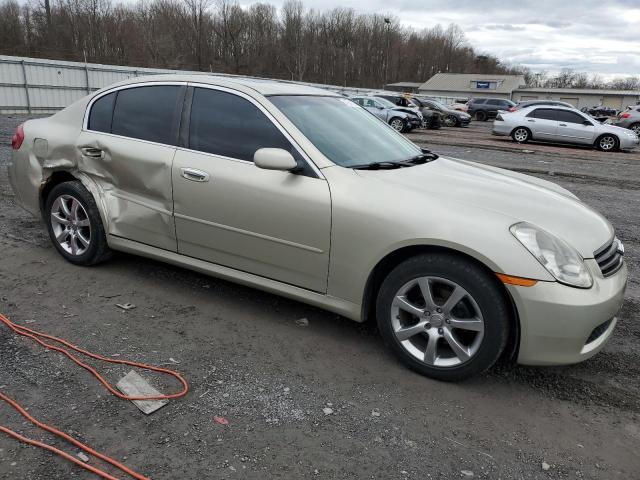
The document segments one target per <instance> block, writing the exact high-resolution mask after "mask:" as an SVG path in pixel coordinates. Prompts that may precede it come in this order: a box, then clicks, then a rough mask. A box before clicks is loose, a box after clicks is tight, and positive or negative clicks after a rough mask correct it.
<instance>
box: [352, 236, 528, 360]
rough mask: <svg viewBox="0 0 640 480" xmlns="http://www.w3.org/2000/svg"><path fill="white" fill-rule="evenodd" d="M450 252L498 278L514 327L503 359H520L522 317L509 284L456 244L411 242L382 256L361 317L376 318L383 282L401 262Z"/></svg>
mask: <svg viewBox="0 0 640 480" xmlns="http://www.w3.org/2000/svg"><path fill="white" fill-rule="evenodd" d="M443 253H444V254H450V255H455V256H458V257H462V258H464V259H466V260H468V261H470V262H472V263H474V264H475V265H477V266H479V267H480V268H482V269H483V270H484V271H485V272H486V273H487V274H489V275H490V276H493V278H495V284H496V285H498V288H499V289H500V291H501V292H503V294H504V298H505V300H506V301H507V303H508V304H509V306H510V309H511V312H512V315H511V326H512V328H511V330H510V332H509V337H508V339H507V346H506V347H505V350H504V353H503V355H502V359H503V360H504V361H512V360H514V359H515V358H517V354H518V349H519V345H520V328H521V327H520V317H519V315H518V310H517V307H516V304H515V301H514V300H513V297H512V296H511V293H510V292H509V290H508V289H507V288H506V286H505V285H504V284H503V283H502V282H501V281H499V280H498V278H497V277H496V276H495V272H494V270H493V269H492V268H491V267H489V265H487V263H486V262H485V261H483V260H482V259H480V258H478V257H476V256H474V255H472V254H470V253H468V252H464V251H462V250H458V249H455V248H452V247H445V246H441V245H408V246H403V247H400V248H398V249H396V250H393V251H391V252H389V253H388V254H387V255H385V256H384V257H383V258H381V259H380V260H379V261H378V263H377V264H376V265H375V267H374V268H373V269H372V270H371V273H370V274H369V277H368V278H367V281H366V283H365V289H364V293H363V298H362V313H361V318H362V321H363V322H366V321H368V320H370V319H372V318H375V305H376V298H377V296H378V291H379V290H380V287H381V285H382V282H383V281H384V279H385V278H386V277H387V275H388V274H389V273H390V272H391V270H393V269H394V268H395V267H396V266H397V265H399V264H400V263H402V262H403V261H405V260H407V259H409V258H411V257H415V256H417V255H422V254H443Z"/></svg>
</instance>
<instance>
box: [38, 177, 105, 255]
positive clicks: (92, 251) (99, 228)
mask: <svg viewBox="0 0 640 480" xmlns="http://www.w3.org/2000/svg"><path fill="white" fill-rule="evenodd" d="M61 195H69V196H71V197H73V198H75V199H76V200H77V201H79V202H80V204H81V205H82V206H83V207H84V209H85V212H86V213H87V216H88V218H89V222H90V224H91V241H90V243H89V248H88V249H87V251H86V252H84V253H83V254H82V255H71V254H70V253H68V252H66V251H65V250H64V249H63V248H62V246H61V245H60V244H59V243H58V241H57V240H56V238H55V234H54V232H53V227H52V225H51V207H52V206H53V203H54V201H55V200H56V199H57V198H58V197H60V196H61ZM43 217H44V221H45V223H46V225H47V231H48V232H49V237H50V238H51V242H52V243H53V246H54V247H55V248H56V250H57V251H58V252H59V253H60V255H62V256H63V257H64V258H65V260H67V261H69V262H71V263H74V264H76V265H92V264H94V263H97V262H98V261H100V260H101V258H102V256H103V255H104V254H105V253H106V251H107V250H108V248H107V246H106V237H105V233H104V227H103V225H102V218H101V217H100V212H99V210H98V207H97V205H96V202H95V200H94V198H93V196H92V195H91V193H89V191H88V190H87V189H86V188H85V186H84V185H82V183H80V182H79V181H71V182H63V183H60V184H58V185H56V186H55V187H53V189H52V190H51V192H49V195H48V196H47V199H46V201H45V208H44V215H43Z"/></svg>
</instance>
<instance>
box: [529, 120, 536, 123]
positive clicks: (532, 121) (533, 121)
mask: <svg viewBox="0 0 640 480" xmlns="http://www.w3.org/2000/svg"><path fill="white" fill-rule="evenodd" d="M527 122H531V123H536V121H535V120H531V119H529V120H527Z"/></svg>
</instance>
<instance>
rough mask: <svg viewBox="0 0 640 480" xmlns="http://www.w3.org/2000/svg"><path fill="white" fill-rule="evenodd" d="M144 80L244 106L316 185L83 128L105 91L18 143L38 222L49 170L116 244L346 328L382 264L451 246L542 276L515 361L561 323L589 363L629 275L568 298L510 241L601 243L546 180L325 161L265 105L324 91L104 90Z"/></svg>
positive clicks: (278, 87) (581, 209)
mask: <svg viewBox="0 0 640 480" xmlns="http://www.w3.org/2000/svg"><path fill="white" fill-rule="evenodd" d="M142 81H144V82H165V83H167V82H170V83H180V82H183V83H186V84H190V85H198V86H205V87H207V88H219V89H225V90H226V91H231V92H233V93H236V94H238V95H242V96H244V97H245V98H247V99H250V101H252V102H253V103H254V104H256V105H258V106H259V107H260V108H261V109H262V110H263V112H265V114H267V116H269V117H270V118H271V120H272V121H273V122H274V123H275V124H276V126H278V128H280V129H281V130H282V131H283V133H285V135H286V136H287V137H288V138H289V139H290V140H291V141H292V143H293V144H294V145H295V146H296V147H297V148H298V149H299V150H300V153H301V154H302V155H303V156H304V157H306V158H307V159H308V160H309V163H310V165H311V166H312V167H313V169H314V170H315V172H316V176H317V178H310V177H303V176H300V175H296V174H293V173H289V172H285V171H274V170H264V169H260V168H258V167H256V166H255V165H254V164H253V163H251V162H246V161H241V160H237V159H229V158H225V157H220V156H215V155H209V154H203V153H198V152H193V151H189V150H186V149H182V148H174V147H171V146H166V145H159V144H155V143H151V142H143V141H139V140H132V139H126V138H123V137H118V136H114V135H106V134H99V133H95V132H89V131H87V130H86V129H84V123H83V122H84V117H85V114H86V111H87V106H88V105H89V103H90V101H91V100H92V99H95V98H96V97H97V96H99V95H101V94H102V93H104V92H106V91H109V89H105V90H103V91H101V92H98V93H97V94H95V95H93V96H91V97H87V98H85V99H82V100H80V101H78V102H76V103H75V104H73V105H71V106H70V107H68V108H67V109H65V110H63V111H62V112H60V113H58V114H56V115H54V116H53V117H50V118H48V119H41V120H34V121H29V122H28V123H27V124H26V125H25V135H26V139H25V144H24V147H23V148H22V149H20V150H19V151H17V152H14V155H13V161H12V164H11V167H10V171H9V174H10V180H11V184H12V186H13V188H14V190H15V191H16V198H17V199H18V201H19V202H20V203H21V204H22V205H23V206H24V207H25V208H27V209H28V210H29V211H31V212H32V213H34V214H38V213H39V192H40V189H41V188H42V186H43V185H44V184H45V183H46V182H47V180H48V178H49V177H50V175H51V173H52V172H54V171H56V170H64V171H67V172H70V173H71V174H72V175H74V176H75V177H76V178H79V179H80V180H81V181H82V182H83V183H84V184H85V185H86V186H87V188H88V189H89V191H90V192H91V193H92V194H93V195H94V197H95V199H96V202H97V204H98V206H99V208H100V210H101V215H102V218H103V222H104V223H105V227H106V230H107V231H108V232H109V235H108V239H107V240H108V243H109V245H110V246H111V247H112V248H113V249H116V250H122V251H127V252H132V253H138V254H141V255H145V256H149V257H152V258H157V259H161V260H164V261H167V262H170V263H173V264H176V265H182V266H185V267H187V268H191V269H194V270H198V271H201V272H205V273H208V274H212V275H216V276H219V277H223V278H227V279H230V280H233V281H237V282H239V283H243V284H246V285H251V286H254V287H257V288H261V289H264V290H267V291H270V292H274V293H278V294H281V295H285V296H288V297H290V298H295V299H299V300H302V301H304V302H307V303H310V304H313V305H316V306H320V307H323V308H326V309H328V310H331V311H334V312H337V313H340V314H342V315H345V316H347V317H349V318H352V319H354V320H362V310H363V309H362V306H363V305H362V303H363V299H364V294H365V287H366V285H367V281H368V279H369V276H370V275H371V272H372V271H373V269H374V268H375V267H376V265H377V264H378V263H379V262H380V261H381V260H382V259H383V258H384V257H385V256H387V255H388V254H391V253H392V252H394V251H397V250H398V249H401V248H404V247H413V246H442V247H446V248H449V249H453V250H456V251H459V252H462V253H464V254H466V255H469V256H471V257H473V258H475V259H476V260H478V261H480V262H482V263H483V264H484V265H486V266H487V267H488V268H489V269H491V270H493V271H494V272H500V273H506V274H509V275H516V276H521V277H526V278H532V279H537V280H539V282H538V284H537V285H536V287H533V288H527V287H509V292H510V294H511V296H512V297H513V299H514V302H515V304H516V305H517V308H518V313H519V318H520V324H521V326H522V335H521V345H520V351H521V352H524V354H526V355H525V356H523V357H522V359H521V360H522V361H525V362H527V363H544V361H545V359H546V358H554V354H557V353H558V352H557V345H555V346H554V344H553V342H550V340H549V338H550V336H552V335H553V332H556V333H557V328H558V327H557V325H558V322H561V323H562V325H565V330H564V333H565V334H566V335H567V336H571V337H572V338H571V341H569V342H565V343H564V345H565V346H567V345H569V346H568V347H567V349H566V350H563V354H562V355H557V356H556V357H555V358H556V360H557V361H556V363H568V362H572V361H579V360H581V359H582V358H584V356H585V355H584V354H583V352H581V350H579V349H577V350H576V345H578V344H579V343H580V341H582V342H583V343H584V339H586V338H587V336H588V335H589V333H590V329H592V328H593V327H592V325H595V324H598V323H601V322H603V321H605V320H607V318H603V315H605V314H606V315H609V314H612V312H615V311H617V308H618V307H619V305H620V302H621V298H622V294H621V292H623V290H624V285H625V283H626V269H623V270H621V271H620V272H619V273H618V274H616V275H615V276H614V277H612V278H607V279H605V278H603V277H602V275H601V274H600V273H599V271H597V269H592V270H593V271H592V274H593V276H594V286H593V287H592V288H591V289H589V290H584V291H581V290H579V289H575V288H570V287H564V286H562V285H560V284H558V283H557V282H555V281H553V278H552V277H551V275H550V274H549V273H548V272H547V271H546V270H545V269H544V268H543V267H542V265H540V263H539V262H538V261H537V260H535V259H534V258H533V256H532V255H530V254H529V253H528V252H527V251H526V250H525V249H524V248H523V247H522V245H520V243H519V242H518V241H517V240H516V239H515V238H514V237H513V236H512V235H511V234H510V233H509V227H510V226H511V225H513V224H514V223H516V222H520V221H528V222H530V223H533V224H536V225H538V226H540V227H542V228H544V229H545V230H547V231H549V232H550V233H552V234H555V235H557V236H559V237H561V238H563V239H565V240H566V241H567V242H568V243H570V244H571V245H573V246H574V247H575V248H576V249H577V250H578V251H579V252H580V253H581V254H582V256H583V257H584V258H587V259H590V258H592V257H593V252H594V251H595V250H597V249H598V248H600V247H601V246H603V245H604V244H605V243H607V242H608V241H610V240H611V238H612V236H613V229H612V227H611V225H610V224H609V222H607V221H606V220H605V219H604V218H603V217H602V216H601V215H599V214H598V213H596V212H595V211H593V210H592V209H590V208H589V207H588V206H586V205H584V204H583V203H582V202H580V201H579V200H578V199H577V198H576V197H575V196H573V195H572V194H571V193H569V192H567V191H566V190H564V189H563V188H561V187H559V186H557V185H555V184H552V183H550V182H546V181H544V180H540V179H537V178H534V177H528V176H525V175H522V174H518V173H514V172H508V171H504V170H501V169H497V168H494V167H488V166H483V165H477V164H473V163H471V162H465V161H462V160H454V159H445V158H441V159H439V160H437V161H434V162H431V163H428V164H425V165H419V166H415V167H412V168H405V169H397V170H386V171H355V170H352V169H348V168H343V167H340V166H337V165H334V164H333V163H332V162H331V161H330V160H329V159H327V158H326V157H324V156H323V155H322V153H320V151H319V150H318V149H317V148H316V147H315V146H314V145H313V144H312V143H311V142H310V141H309V140H308V139H307V138H306V137H305V136H304V135H302V133H301V132H300V131H298V130H297V128H296V127H295V126H294V125H293V124H292V123H291V122H290V121H289V120H288V119H287V118H286V117H285V116H284V115H283V114H282V113H281V112H280V111H279V110H278V109H277V108H276V107H275V106H274V105H273V104H271V102H269V100H268V96H265V95H269V94H278V93H281V94H303V95H331V94H328V93H327V92H326V91H323V90H317V89H313V88H309V87H302V86H299V85H292V84H285V83H273V82H257V81H250V80H247V81H244V80H230V79H218V78H215V77H210V76H178V75H173V76H157V77H150V78H147V79H135V80H131V81H128V82H121V83H120V84H118V85H116V86H115V87H111V88H126V87H127V86H130V85H133V84H135V83H137V82H142ZM35 138H42V139H46V140H47V142H48V143H47V145H46V148H45V146H44V145H40V144H39V145H38V148H31V147H32V146H33V145H34V139H35ZM81 147H95V148H101V149H103V150H105V151H106V155H105V156H104V158H101V159H95V158H88V157H87V156H86V155H83V154H82V150H81ZM36 151H37V152H36ZM185 168H187V169H196V170H199V171H201V172H204V173H206V175H207V178H208V181H206V182H194V181H191V180H188V179H186V178H184V176H183V175H182V172H183V169H185ZM174 222H175V228H174ZM176 231H177V239H176V236H175V232H176ZM564 298H568V299H571V301H572V302H573V303H571V305H573V306H575V312H576V313H575V314H574V315H573V317H577V316H581V318H582V319H583V320H582V321H580V322H575V324H574V325H569V326H567V323H566V321H565V319H563V318H562V317H561V316H559V314H560V313H562V312H564V310H563V308H560V307H561V306H563V305H566V303H565V300H563V299H564ZM582 306H587V307H588V308H579V307H582ZM556 307H557V308H556ZM571 312H574V310H573V309H571ZM578 312H579V313H578ZM573 317H572V318H573ZM545 332H552V333H551V334H550V335H545ZM545 342H546V343H545ZM561 343H562V342H561ZM563 348H564V347H563ZM595 350H597V349H594V351H593V352H591V351H590V352H589V355H590V354H593V353H595ZM524 354H523V355H524Z"/></svg>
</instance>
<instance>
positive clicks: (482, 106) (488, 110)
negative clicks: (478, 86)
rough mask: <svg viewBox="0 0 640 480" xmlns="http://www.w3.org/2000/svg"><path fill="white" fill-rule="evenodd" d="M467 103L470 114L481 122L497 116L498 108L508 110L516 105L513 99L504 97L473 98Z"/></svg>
mask: <svg viewBox="0 0 640 480" xmlns="http://www.w3.org/2000/svg"><path fill="white" fill-rule="evenodd" d="M467 105H468V106H469V110H468V113H469V115H471V116H472V117H473V118H475V119H476V120H478V121H480V122H484V121H486V120H489V119H490V118H495V116H496V115H497V114H498V110H505V111H508V110H509V109H510V108H513V107H515V106H516V104H515V103H514V102H512V101H511V100H506V99H502V98H472V99H471V100H469V102H467Z"/></svg>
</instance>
